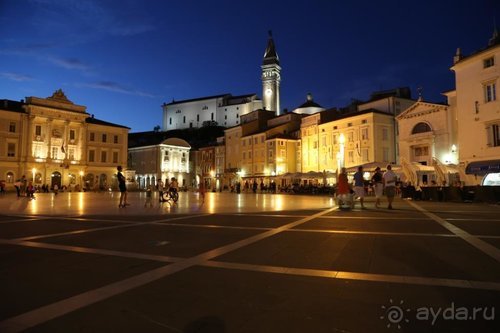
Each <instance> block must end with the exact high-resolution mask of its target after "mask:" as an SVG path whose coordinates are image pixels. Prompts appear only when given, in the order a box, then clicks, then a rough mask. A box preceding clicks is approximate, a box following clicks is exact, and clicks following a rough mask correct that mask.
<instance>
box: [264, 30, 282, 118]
mask: <svg viewBox="0 0 500 333" xmlns="http://www.w3.org/2000/svg"><path fill="white" fill-rule="evenodd" d="M260 67H261V68H262V76H261V79H262V105H263V107H264V109H266V110H268V111H274V112H276V115H277V116H279V115H280V81H281V75H280V72H281V67H280V59H279V57H278V53H276V47H275V46H274V40H273V35H272V32H271V30H269V39H268V40H267V48H266V52H265V53H264V60H263V61H262V66H260Z"/></svg>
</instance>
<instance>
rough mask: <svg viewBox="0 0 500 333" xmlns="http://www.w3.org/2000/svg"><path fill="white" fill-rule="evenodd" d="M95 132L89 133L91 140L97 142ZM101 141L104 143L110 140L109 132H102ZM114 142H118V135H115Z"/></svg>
mask: <svg viewBox="0 0 500 333" xmlns="http://www.w3.org/2000/svg"><path fill="white" fill-rule="evenodd" d="M70 133H71V132H70ZM95 134H96V133H94V132H90V134H89V141H91V142H95V141H96V140H95V138H96V135H95ZM70 140H71V137H70ZM101 142H103V143H106V142H108V135H107V134H105V133H103V134H101ZM113 143H118V135H113Z"/></svg>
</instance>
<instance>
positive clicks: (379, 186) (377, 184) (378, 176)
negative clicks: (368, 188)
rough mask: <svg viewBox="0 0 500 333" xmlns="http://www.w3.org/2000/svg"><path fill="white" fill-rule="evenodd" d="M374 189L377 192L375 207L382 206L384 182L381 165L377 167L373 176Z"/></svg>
mask: <svg viewBox="0 0 500 333" xmlns="http://www.w3.org/2000/svg"><path fill="white" fill-rule="evenodd" d="M372 184H373V191H374V192H375V208H380V198H382V194H383V193H384V182H383V178H382V172H381V171H380V167H376V168H375V173H374V174H373V176H372Z"/></svg>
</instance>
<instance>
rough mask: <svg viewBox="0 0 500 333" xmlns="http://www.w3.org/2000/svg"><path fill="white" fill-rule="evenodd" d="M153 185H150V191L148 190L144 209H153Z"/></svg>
mask: <svg viewBox="0 0 500 333" xmlns="http://www.w3.org/2000/svg"><path fill="white" fill-rule="evenodd" d="M152 187H153V185H149V186H148V189H147V190H146V201H145V202H144V207H147V206H149V207H153V199H152V194H153V193H152V192H153V191H152V189H151V188H152Z"/></svg>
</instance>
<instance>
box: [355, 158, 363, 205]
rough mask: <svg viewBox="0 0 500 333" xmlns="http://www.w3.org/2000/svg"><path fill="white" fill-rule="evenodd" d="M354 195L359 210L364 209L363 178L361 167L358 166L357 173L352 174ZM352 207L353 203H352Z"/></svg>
mask: <svg viewBox="0 0 500 333" xmlns="http://www.w3.org/2000/svg"><path fill="white" fill-rule="evenodd" d="M354 195H355V196H356V197H358V198H359V202H360V203H361V209H365V205H364V200H365V180H364V178H363V167H362V166H359V167H358V171H356V173H354ZM353 207H354V202H353Z"/></svg>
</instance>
